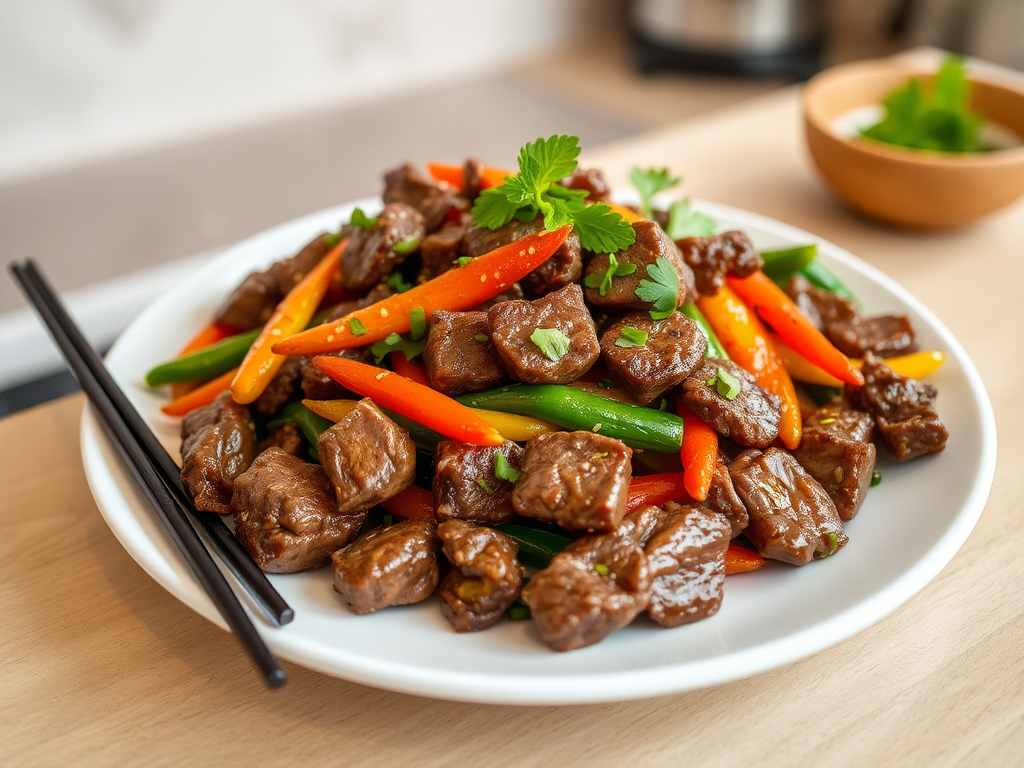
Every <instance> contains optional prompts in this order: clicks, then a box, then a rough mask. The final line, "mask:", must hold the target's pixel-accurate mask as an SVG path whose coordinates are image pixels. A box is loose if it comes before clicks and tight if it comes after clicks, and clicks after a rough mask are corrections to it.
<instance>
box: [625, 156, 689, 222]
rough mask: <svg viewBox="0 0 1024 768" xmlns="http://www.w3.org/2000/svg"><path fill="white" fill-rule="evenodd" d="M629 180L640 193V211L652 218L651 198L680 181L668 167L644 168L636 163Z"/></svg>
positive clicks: (647, 217)
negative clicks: (672, 174) (671, 173)
mask: <svg viewBox="0 0 1024 768" xmlns="http://www.w3.org/2000/svg"><path fill="white" fill-rule="evenodd" d="M629 180H630V182H631V183H632V184H633V186H634V187H636V190H637V192H639V193H640V213H641V214H642V215H643V217H644V218H645V219H649V218H651V199H652V198H653V197H654V196H655V195H656V194H658V193H659V192H664V191H665V190H666V189H672V187H674V186H675V185H676V184H678V183H679V181H680V179H678V178H673V177H672V176H671V175H670V174H669V170H668V168H647V169H644V168H640V167H639V166H636V165H634V166H633V167H632V168H630V169H629Z"/></svg>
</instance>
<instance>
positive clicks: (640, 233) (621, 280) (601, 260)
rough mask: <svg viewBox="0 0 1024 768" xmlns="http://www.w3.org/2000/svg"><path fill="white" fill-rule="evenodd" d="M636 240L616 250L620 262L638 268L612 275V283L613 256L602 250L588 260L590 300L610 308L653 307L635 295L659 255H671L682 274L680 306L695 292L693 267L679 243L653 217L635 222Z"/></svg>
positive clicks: (622, 309) (616, 309)
mask: <svg viewBox="0 0 1024 768" xmlns="http://www.w3.org/2000/svg"><path fill="white" fill-rule="evenodd" d="M633 230H634V231H635V232H636V242H635V243H633V244H632V245H631V246H629V248H627V249H626V250H624V251H619V252H618V253H616V254H614V255H615V259H616V261H617V262H618V264H619V266H626V265H634V266H636V270H635V271H634V272H633V273H632V274H629V275H622V276H619V277H613V278H612V279H611V284H610V285H605V286H604V287H605V291H604V293H603V294H602V292H601V289H602V284H603V283H606V281H605V280H604V277H605V275H606V274H607V273H608V269H609V268H610V265H611V257H610V256H609V254H607V253H599V254H596V255H595V256H594V258H592V259H591V260H590V263H588V264H587V269H586V276H587V280H586V281H584V282H585V285H586V286H587V302H588V303H590V304H592V305H593V306H595V307H600V308H601V309H603V310H606V311H608V312H629V311H630V310H644V311H646V310H650V309H651V307H652V304H651V302H649V301H643V300H642V299H641V298H640V297H639V296H637V295H636V289H637V288H638V287H639V286H640V281H641V280H650V279H651V277H652V276H651V275H650V273H649V272H648V271H647V268H648V267H650V266H653V265H654V264H656V263H657V261H658V259H659V258H666V259H668V261H669V263H670V264H672V267H673V268H674V269H675V271H676V273H677V274H678V275H679V292H678V294H677V296H676V306H677V307H678V306H681V305H682V304H683V303H684V302H685V301H686V300H687V298H689V297H691V296H693V295H695V294H694V280H693V271H692V270H691V269H690V268H689V267H688V266H686V263H685V262H684V261H683V257H682V255H681V254H680V253H679V249H678V248H677V247H676V244H675V243H673V242H672V240H670V239H669V236H668V235H666V234H665V231H664V230H663V229H662V228H661V227H659V226H658V225H657V224H655V223H654V222H653V221H638V222H636V223H634V224H633Z"/></svg>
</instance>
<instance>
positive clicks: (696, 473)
mask: <svg viewBox="0 0 1024 768" xmlns="http://www.w3.org/2000/svg"><path fill="white" fill-rule="evenodd" d="M676 413H678V414H679V416H680V417H681V418H682V420H683V447H682V448H681V449H680V451H679V458H680V459H681V460H682V462H683V485H684V487H685V488H686V492H687V493H688V494H690V495H691V496H692V497H693V498H694V499H696V500H697V501H704V500H705V499H707V497H708V491H709V490H711V480H712V479H713V478H714V476H715V465H716V464H717V463H718V433H717V432H715V430H714V429H712V428H711V427H709V426H708V425H707V424H706V423H705V422H704V420H703V419H702V418H700V416H698V415H697V414H695V413H694V412H693V411H691V410H690V409H689V408H687V407H686V405H684V404H683V401H682V400H677V401H676Z"/></svg>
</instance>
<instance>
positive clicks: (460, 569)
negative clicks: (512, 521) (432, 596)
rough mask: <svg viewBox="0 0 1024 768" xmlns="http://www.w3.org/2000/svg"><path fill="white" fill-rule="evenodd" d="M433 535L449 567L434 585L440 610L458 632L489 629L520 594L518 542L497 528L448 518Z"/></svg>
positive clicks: (520, 578) (520, 570)
mask: <svg viewBox="0 0 1024 768" xmlns="http://www.w3.org/2000/svg"><path fill="white" fill-rule="evenodd" d="M437 536H438V538H439V539H441V546H442V548H443V551H444V554H445V556H446V557H447V558H448V562H449V563H451V564H452V568H451V570H450V571H448V573H447V574H446V575H445V577H444V580H443V581H442V582H441V586H440V588H439V589H438V590H437V596H438V597H439V598H440V600H441V613H443V614H444V617H445V618H446V619H448V622H449V623H450V624H451V625H452V629H454V630H455V631H456V632H477V631H479V630H481V629H487V628H488V627H489V626H491V625H492V624H494V623H495V622H497V621H498V619H500V618H501V615H502V614H503V613H504V612H505V611H506V610H507V609H508V607H509V606H510V605H512V603H513V601H514V600H515V599H516V598H517V597H518V596H519V588H520V586H521V585H522V582H523V572H522V569H521V568H520V567H519V563H518V562H517V561H516V554H517V553H518V552H519V547H518V546H517V545H516V543H515V542H514V541H512V539H510V538H509V537H508V536H506V535H505V534H503V533H500V532H499V531H494V530H491V529H490V528H482V527H480V526H476V525H472V524H470V523H466V522H463V521H462V520H449V521H448V522H446V523H441V524H440V525H439V526H437Z"/></svg>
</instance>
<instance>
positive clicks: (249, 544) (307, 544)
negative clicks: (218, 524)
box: [231, 448, 366, 573]
mask: <svg viewBox="0 0 1024 768" xmlns="http://www.w3.org/2000/svg"><path fill="white" fill-rule="evenodd" d="M231 507H232V509H234V511H235V535H236V536H237V537H238V540H239V541H241V542H242V546H244V547H245V549H246V551H248V553H249V554H250V555H252V557H253V560H255V561H256V564H257V565H258V566H259V567H260V568H262V569H263V570H264V571H267V572H268V573H296V572H297V571H305V570H307V569H309V568H319V567H320V566H321V565H323V564H324V563H325V562H327V560H328V558H330V556H331V553H332V552H334V551H335V550H337V549H341V548H342V547H343V546H345V545H346V544H347V543H348V542H349V541H350V540H351V539H352V537H353V536H355V535H356V532H357V531H358V530H359V526H360V525H362V523H363V520H364V518H365V517H366V512H357V513H355V514H349V515H345V514H342V513H340V512H338V506H337V503H336V502H335V500H334V489H333V488H332V487H331V481H330V480H329V479H328V478H327V475H325V474H324V471H323V470H322V469H321V468H320V467H319V466H318V465H316V464H310V463H309V462H306V461H303V460H302V459H299V458H296V457H295V456H291V455H289V454H287V453H285V452H284V451H282V450H281V449H280V448H271V449H270V450H268V451H264V452H263V453H261V454H260V455H259V456H257V457H256V459H255V461H253V463H252V465H251V466H250V467H249V469H247V470H246V471H245V472H243V473H242V474H241V475H239V476H238V478H237V479H236V480H235V491H234V495H233V496H232V497H231Z"/></svg>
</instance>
